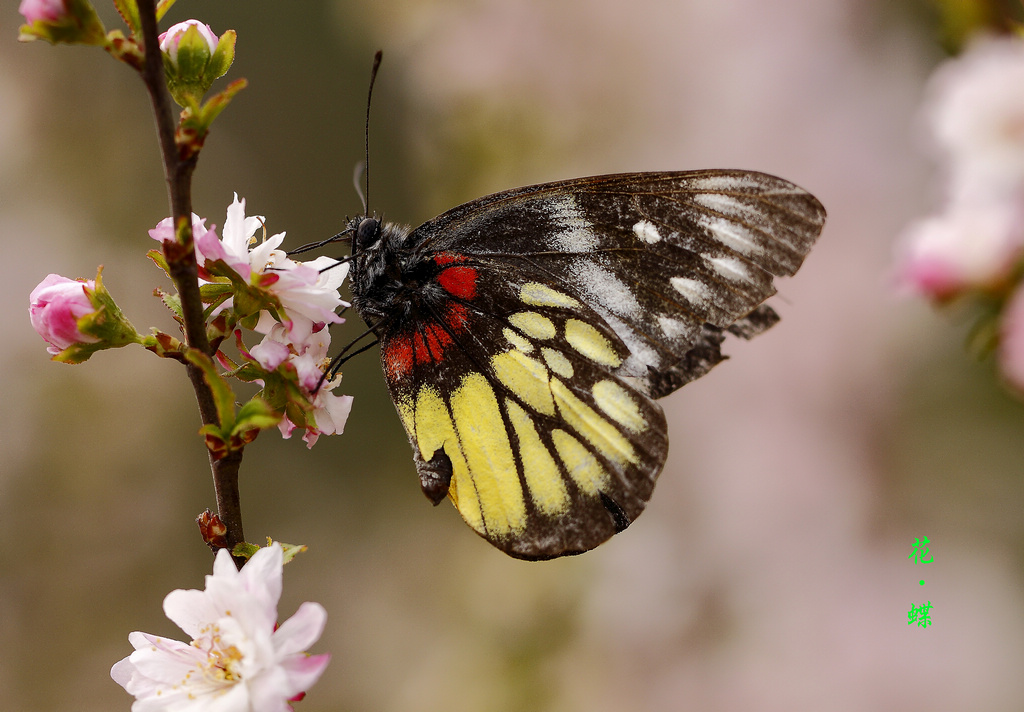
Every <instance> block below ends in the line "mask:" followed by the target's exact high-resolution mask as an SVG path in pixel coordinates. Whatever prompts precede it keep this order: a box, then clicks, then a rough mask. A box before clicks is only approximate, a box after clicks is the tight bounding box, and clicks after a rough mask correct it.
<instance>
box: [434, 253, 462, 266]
mask: <svg viewBox="0 0 1024 712" xmlns="http://www.w3.org/2000/svg"><path fill="white" fill-rule="evenodd" d="M465 261H466V256H465V255H457V254H455V253H454V252H438V253H437V254H436V255H434V264H436V265H438V266H439V267H444V266H445V265H450V264H452V263H453V262H465Z"/></svg>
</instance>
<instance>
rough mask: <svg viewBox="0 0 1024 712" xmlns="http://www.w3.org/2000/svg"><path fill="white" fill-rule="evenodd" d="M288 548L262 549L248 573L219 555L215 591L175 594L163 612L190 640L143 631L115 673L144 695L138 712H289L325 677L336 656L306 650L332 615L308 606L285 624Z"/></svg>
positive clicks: (211, 587)
mask: <svg viewBox="0 0 1024 712" xmlns="http://www.w3.org/2000/svg"><path fill="white" fill-rule="evenodd" d="M282 567H283V550H282V548H281V546H280V545H278V544H274V545H272V546H268V547H266V548H264V549H260V550H259V551H257V552H256V553H255V554H254V555H253V557H252V558H251V559H250V560H249V561H248V562H247V563H246V564H245V566H243V567H242V570H241V571H238V570H237V569H236V568H235V564H234V562H233V560H232V559H231V556H230V554H229V553H228V551H227V550H226V549H221V550H220V551H219V552H218V553H217V558H216V560H215V561H214V566H213V575H211V576H207V577H206V589H205V590H203V591H199V590H180V589H179V590H176V591H172V592H171V593H169V594H168V595H167V597H166V598H165V599H164V612H165V613H166V615H167V617H168V618H170V619H171V620H172V621H174V623H176V624H177V625H178V626H179V627H180V628H181V629H182V630H183V631H184V632H185V633H186V634H187V635H188V636H189V637H190V638H191V642H189V643H183V642H179V641H177V640H170V639H167V638H162V637H160V636H156V635H151V634H149V633H141V632H134V633H132V634H131V635H129V637H128V640H129V642H131V644H132V645H133V646H134V647H135V652H133V653H132V654H131V655H129V656H128V657H126V658H124V659H123V660H121V661H120V662H118V663H116V664H115V665H114V666H113V667H112V668H111V670H110V676H111V677H112V678H113V679H114V681H115V682H117V683H118V684H119V685H121V686H122V687H124V688H125V690H126V691H128V693H129V694H131V695H133V696H135V698H136V699H135V702H134V704H133V705H132V711H133V712H161V711H167V712H179V711H182V712H184V711H189V712H191V711H195V712H199V711H212V710H217V711H218V712H250V711H251V712H287V711H288V710H291V709H292V708H291V706H290V705H289V704H288V702H289V701H291V700H295V699H299V698H301V696H302V695H303V694H304V693H305V692H306V691H307V690H308V689H309V688H310V687H311V686H312V685H313V684H314V683H315V682H316V681H317V680H318V679H319V677H320V675H321V674H322V673H323V671H324V668H325V667H326V666H327V663H328V662H329V660H330V656H329V655H309V654H307V653H306V652H305V650H306V649H307V648H308V647H309V646H310V645H312V644H313V643H314V642H316V641H317V639H319V637H320V634H321V633H322V632H323V628H324V624H325V622H326V620H327V614H326V612H325V611H324V609H323V607H322V606H320V605H319V604H317V603H308V602H307V603H303V604H302V605H301V606H299V609H298V611H296V613H295V615H293V616H292V617H291V618H289V619H288V620H286V621H285V622H284V623H282V624H281V625H280V626H277V604H278V601H279V599H280V597H281V579H282Z"/></svg>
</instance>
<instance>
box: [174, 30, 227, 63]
mask: <svg viewBox="0 0 1024 712" xmlns="http://www.w3.org/2000/svg"><path fill="white" fill-rule="evenodd" d="M189 27H195V28H196V30H198V31H199V36H200V37H202V38H203V40H205V41H206V46H207V47H209V50H210V54H213V52H214V51H215V50H216V49H217V42H218V38H217V35H216V34H215V33H214V31H213V29H212V28H211V27H210V26H209V25H207V24H205V23H202V22H200V21H199V20H185V21H184V22H179V23H178V24H176V25H172V26H171V27H170V28H168V30H167V32H164V33H163V34H162V35H160V51H162V52H166V53H167V55H168V56H169V57H170V58H171V62H174V63H177V61H178V45H179V44H180V43H181V38H182V36H183V35H184V34H185V32H186V31H187V30H188V28H189Z"/></svg>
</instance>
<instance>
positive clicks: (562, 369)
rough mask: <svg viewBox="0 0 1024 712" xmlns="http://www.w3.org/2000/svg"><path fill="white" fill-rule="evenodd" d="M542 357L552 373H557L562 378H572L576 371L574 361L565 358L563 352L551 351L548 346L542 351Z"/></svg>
mask: <svg viewBox="0 0 1024 712" xmlns="http://www.w3.org/2000/svg"><path fill="white" fill-rule="evenodd" d="M540 355H541V356H542V357H543V358H544V363H546V364H547V365H548V368H550V369H551V370H552V371H554V372H555V373H557V374H558V375H559V376H561V377H562V378H572V376H573V373H575V370H574V369H573V367H572V361H570V360H569V359H567V358H566V357H565V354H563V353H562V352H561V351H555V350H554V349H549V348H548V347H547V346H545V347H544V348H542V349H541V350H540Z"/></svg>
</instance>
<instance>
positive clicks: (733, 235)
mask: <svg viewBox="0 0 1024 712" xmlns="http://www.w3.org/2000/svg"><path fill="white" fill-rule="evenodd" d="M700 223H701V225H703V226H704V227H706V228H707V229H708V230H710V231H711V233H712V234H713V235H714V237H715V239H717V240H718V241H719V242H720V243H722V244H723V245H725V246H726V247H728V248H730V249H732V250H736V252H739V253H740V254H741V255H750V254H757V253H759V252H761V246H760V245H758V244H757V243H756V242H755V241H754V239H753V238H752V237H751V235H750V233H749V232H747V231H746V230H744V229H743V228H742V227H740V226H739V225H737V224H736V223H734V222H732V221H730V220H726V219H725V218H720V217H715V216H712V215H704V216H701V217H700Z"/></svg>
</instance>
